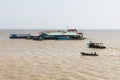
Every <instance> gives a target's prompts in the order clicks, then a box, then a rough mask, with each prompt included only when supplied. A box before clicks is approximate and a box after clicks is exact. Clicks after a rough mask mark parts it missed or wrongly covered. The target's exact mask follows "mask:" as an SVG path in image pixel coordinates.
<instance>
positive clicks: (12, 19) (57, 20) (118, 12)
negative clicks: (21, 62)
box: [0, 0, 120, 29]
mask: <svg viewBox="0 0 120 80" xmlns="http://www.w3.org/2000/svg"><path fill="white" fill-rule="evenodd" d="M67 26H69V27H71V28H80V29H81V28H82V29H120V0H0V28H1V29H3V28H4V29H14V28H15V29H22V28H23V29H42V28H45V29H46V28H59V29H63V28H67Z"/></svg>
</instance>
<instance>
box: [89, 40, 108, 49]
mask: <svg viewBox="0 0 120 80" xmlns="http://www.w3.org/2000/svg"><path fill="white" fill-rule="evenodd" d="M88 47H89V48H100V49H105V48H106V47H105V46H103V43H93V42H90V43H89V44H88Z"/></svg>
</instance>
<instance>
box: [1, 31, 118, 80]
mask: <svg viewBox="0 0 120 80" xmlns="http://www.w3.org/2000/svg"><path fill="white" fill-rule="evenodd" d="M23 32H25V33H27V32H29V31H3V30H2V31H0V36H1V37H0V80H119V79H120V47H119V45H120V43H119V42H120V37H119V34H120V31H119V30H114V31H110V30H109V31H106V30H86V31H84V34H85V37H87V38H88V39H86V40H70V41H56V40H44V41H33V40H24V39H20V40H19V39H9V38H8V37H9V35H8V34H9V33H23ZM35 32H39V31H30V32H29V33H35ZM89 41H96V42H103V43H104V45H106V47H107V48H106V49H103V50H99V49H89V48H88V47H87V45H86V44H87V43H88V42H89ZM80 51H85V52H97V53H98V54H99V56H98V57H91V56H81V55H80Z"/></svg>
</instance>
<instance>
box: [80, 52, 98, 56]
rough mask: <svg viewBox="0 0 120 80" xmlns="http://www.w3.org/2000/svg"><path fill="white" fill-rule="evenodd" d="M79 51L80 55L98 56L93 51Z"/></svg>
mask: <svg viewBox="0 0 120 80" xmlns="http://www.w3.org/2000/svg"><path fill="white" fill-rule="evenodd" d="M80 53H81V55H83V56H98V54H96V52H95V53H85V52H80Z"/></svg>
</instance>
